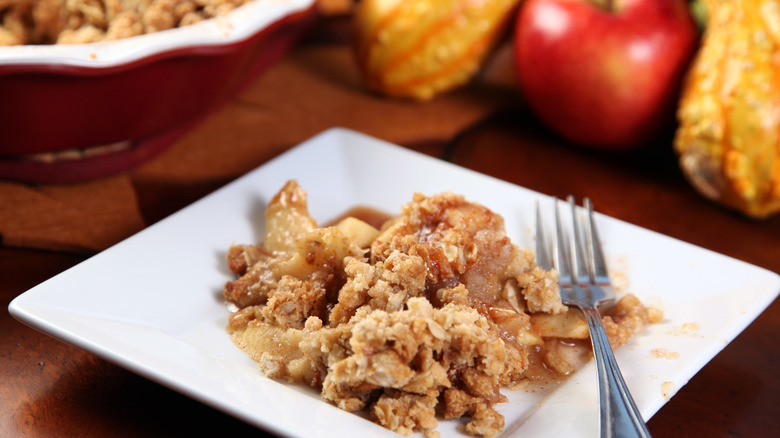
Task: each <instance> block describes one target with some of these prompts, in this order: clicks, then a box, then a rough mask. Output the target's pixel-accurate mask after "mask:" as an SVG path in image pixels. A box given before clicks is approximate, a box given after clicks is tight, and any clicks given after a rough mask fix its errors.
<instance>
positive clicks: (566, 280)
mask: <svg viewBox="0 0 780 438" xmlns="http://www.w3.org/2000/svg"><path fill="white" fill-rule="evenodd" d="M567 201H568V204H569V207H570V208H571V216H572V223H571V227H565V226H564V224H563V222H562V220H561V215H560V213H559V212H558V210H559V208H558V203H559V200H558V199H557V198H555V199H554V205H555V208H554V210H555V229H556V232H555V235H553V236H552V242H550V243H548V241H549V240H548V238H549V236H548V232H547V231H546V230H545V227H544V223H543V220H542V215H541V211H540V208H539V203H538V202H537V204H536V227H537V228H536V258H537V264H538V265H539V266H541V267H542V268H545V269H551V268H555V269H556V270H557V271H558V284H559V286H560V289H561V298H562V300H563V303H564V304H566V305H567V306H573V307H576V308H578V309H580V310H581V311H582V313H583V314H584V315H585V320H586V321H587V323H588V330H589V332H590V340H591V344H592V345H593V354H594V356H595V358H596V368H597V370H598V379H599V404H600V408H601V409H600V412H601V421H600V428H601V429H600V430H601V436H602V437H649V436H650V432H649V431H648V430H647V427H646V426H645V423H644V421H643V420H642V416H641V415H640V413H639V411H638V410H637V407H636V404H634V400H633V398H631V394H630V393H629V392H628V387H627V386H626V382H625V381H624V380H623V376H622V374H621V373H620V369H619V368H618V365H617V362H616V361H615V356H614V354H613V353H612V348H611V347H610V345H609V340H608V339H607V334H606V332H605V331H604V326H603V325H602V324H601V314H600V313H599V306H600V305H603V304H607V303H610V302H613V301H614V300H615V292H614V290H613V289H612V286H611V285H610V282H609V276H608V275H607V267H606V263H605V262H604V255H603V254H602V251H601V242H600V241H599V237H598V231H597V230H596V225H595V223H594V221H593V206H592V205H591V203H590V199H588V198H585V200H584V203H583V206H584V208H585V209H586V210H587V214H586V215H585V216H586V220H585V222H586V223H585V224H583V223H582V220H581V218H580V214H578V213H580V212H579V211H578V208H577V206H576V204H575V203H574V197H573V196H569V197H568V198H567ZM568 228H570V229H571V230H573V231H572V232H568Z"/></svg>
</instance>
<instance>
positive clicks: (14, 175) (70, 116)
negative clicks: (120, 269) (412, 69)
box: [0, 0, 317, 183]
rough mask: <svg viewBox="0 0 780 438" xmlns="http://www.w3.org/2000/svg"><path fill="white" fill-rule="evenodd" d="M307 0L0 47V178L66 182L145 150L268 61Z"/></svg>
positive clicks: (300, 30) (155, 149) (307, 15)
mask: <svg viewBox="0 0 780 438" xmlns="http://www.w3.org/2000/svg"><path fill="white" fill-rule="evenodd" d="M315 3H316V1H315V0H256V1H254V2H251V3H248V4H246V5H244V6H242V7H240V8H237V9H236V10H234V11H232V12H230V13H229V14H227V15H226V16H224V17H218V18H213V19H210V20H205V21H203V22H201V23H197V24H194V25H191V26H185V27H181V28H177V29H171V30H166V31H161V32H156V33H151V34H147V35H141V36H136V37H131V38H126V39H123V40H116V41H110V42H101V43H91V44H77V45H47V46H9V47H0V178H2V179H8V180H15V181H23V182H45V183H52V182H73V181H81V180H85V179H92V178H98V177H103V176H107V175H111V174H114V173H117V172H121V171H123V170H127V169H129V168H131V167H133V166H136V165H138V164H140V163H142V162H144V161H145V160H148V159H149V158H151V157H153V156H154V155H156V154H157V153H159V152H160V151H161V150H163V149H164V148H165V147H166V146H168V145H169V144H170V143H171V142H172V140H173V139H175V138H176V137H177V136H178V135H179V134H181V133H182V132H183V131H184V130H186V128H187V127H188V126H191V125H192V124H193V123H194V122H195V121H196V120H198V119H199V118H201V117H202V116H203V115H204V114H205V113H207V112H208V111H209V110H210V109H213V108H214V107H215V106H217V105H218V104H220V103H222V102H224V101H225V100H226V99H228V98H229V97H231V96H233V95H235V93H236V92H238V91H239V90H240V89H241V88H242V87H243V86H244V85H246V84H247V83H248V82H249V81H251V80H252V79H254V78H256V76H257V75H258V74H259V73H260V72H262V70H263V69H265V68H266V67H268V66H269V65H270V64H271V63H273V62H274V61H275V60H277V59H278V58H279V57H280V56H281V55H282V54H283V53H284V52H285V51H287V50H288V49H289V48H290V47H291V46H292V45H293V44H294V43H295V42H296V41H297V40H298V39H299V38H300V37H301V36H302V35H303V34H304V33H305V31H306V30H307V29H308V28H309V27H310V25H311V24H312V23H313V22H314V20H315V19H316V16H317V12H316V5H315Z"/></svg>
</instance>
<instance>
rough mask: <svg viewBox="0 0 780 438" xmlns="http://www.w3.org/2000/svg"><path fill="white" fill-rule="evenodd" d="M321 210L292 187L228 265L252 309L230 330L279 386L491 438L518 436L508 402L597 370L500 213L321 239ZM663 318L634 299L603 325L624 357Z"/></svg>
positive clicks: (403, 428)
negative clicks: (507, 391) (459, 426)
mask: <svg viewBox="0 0 780 438" xmlns="http://www.w3.org/2000/svg"><path fill="white" fill-rule="evenodd" d="M306 198H307V195H306V192H305V191H304V190H303V189H302V188H301V187H299V186H298V184H297V183H296V182H295V181H289V182H288V183H287V184H286V185H285V186H284V187H283V188H282V189H281V191H280V192H279V193H278V194H277V195H276V196H275V197H274V199H273V200H272V201H271V202H270V203H269V205H268V206H267V209H266V212H265V215H266V234H265V240H264V242H262V243H261V244H259V245H251V244H250V245H233V246H232V247H231V248H230V249H229V251H228V255H227V259H228V263H229V266H230V269H231V270H232V271H233V272H235V273H236V274H237V279H235V280H234V281H229V282H228V283H227V284H226V286H225V289H224V296H225V298H226V299H227V300H228V301H229V302H230V303H232V304H234V305H235V306H237V307H238V310H237V311H235V312H234V313H233V314H232V315H231V316H230V318H229V322H228V327H227V331H228V333H229V334H230V336H231V338H232V339H233V341H234V342H235V344H236V345H237V346H238V347H240V348H241V349H242V350H243V351H245V352H246V353H247V354H248V355H249V356H250V357H251V358H252V359H253V360H255V361H257V363H258V364H259V366H260V368H261V370H262V372H263V373H264V374H265V375H266V376H268V377H271V378H279V379H286V380H287V381H289V382H295V383H301V384H306V385H311V386H313V387H315V388H318V389H320V390H321V395H322V397H323V398H325V399H326V400H328V401H330V402H332V403H334V404H335V405H337V406H338V407H340V408H342V409H345V410H347V411H358V410H362V409H367V410H368V414H369V416H370V418H371V419H372V420H374V421H376V422H377V423H379V424H381V425H383V426H384V427H387V428H389V429H391V430H394V431H396V432H399V433H401V434H405V435H408V434H411V433H413V432H424V433H426V434H428V435H436V432H435V429H436V427H437V416H438V417H440V418H444V419H453V418H461V417H464V419H465V420H466V421H465V422H464V426H463V429H464V431H465V432H466V433H468V434H470V435H475V436H487V437H490V436H494V435H495V434H497V433H498V432H500V431H501V430H502V429H503V427H504V418H503V417H502V415H500V414H499V413H498V412H497V411H496V410H495V409H494V406H495V405H496V404H497V403H500V402H502V401H504V400H505V397H504V395H502V393H501V388H512V387H517V386H519V385H521V384H524V383H527V382H529V381H532V382H533V381H536V382H539V381H546V382H554V381H556V379H561V378H563V377H564V376H566V375H568V374H570V373H571V372H573V371H574V370H575V369H576V368H577V367H578V365H579V364H580V363H581V362H582V361H583V360H585V359H587V358H588V357H589V351H590V345H589V343H588V342H589V341H588V329H587V326H586V324H585V322H584V319H583V318H582V317H581V315H580V314H579V313H578V312H575V311H568V308H567V307H566V306H564V305H563V304H562V303H561V298H560V294H559V290H558V286H557V274H556V272H555V271H547V270H544V269H542V268H540V267H539V266H537V265H536V264H535V262H534V254H533V252H532V251H530V250H528V249H521V248H519V247H518V246H516V245H515V244H513V243H512V242H511V241H510V239H509V238H508V237H507V235H506V232H505V229H504V222H503V219H502V217H500V216H499V215H497V214H495V213H494V212H492V211H490V210H489V209H488V208H486V207H484V206H482V205H479V204H476V203H473V202H469V201H467V200H466V199H465V198H464V197H463V196H461V195H457V194H453V193H443V194H438V195H434V196H425V195H422V194H415V195H414V198H413V199H412V201H411V202H409V203H408V204H407V205H405V206H403V207H402V210H401V214H400V215H399V216H397V217H390V218H388V219H387V220H386V221H384V223H381V224H380V223H379V221H374V222H376V223H374V224H370V223H369V222H371V220H369V219H366V220H361V219H360V218H356V217H353V216H352V215H347V217H346V218H344V219H343V220H340V221H338V222H337V223H336V224H335V225H333V226H322V227H320V226H318V225H317V223H316V222H315V220H314V219H312V218H311V216H310V215H309V213H308V208H307V199H306ZM374 219H376V217H374ZM661 318H662V315H661V313H660V312H659V311H658V310H655V309H651V308H648V307H646V306H644V305H642V303H640V302H639V300H638V299H637V298H636V297H634V296H632V295H626V296H624V297H623V298H622V299H621V300H620V301H619V302H618V303H617V304H616V305H615V306H614V307H613V308H612V309H611V310H610V311H609V312H608V313H607V314H606V315H605V316H604V317H603V319H604V323H605V326H606V329H607V333H608V335H609V338H610V342H611V343H612V346H613V348H617V347H618V346H620V345H623V344H625V343H626V342H627V340H628V339H629V338H630V337H631V336H633V335H635V334H637V333H639V332H640V331H642V330H643V328H644V327H645V326H646V325H647V324H650V323H652V322H655V321H659V320H660V319H661Z"/></svg>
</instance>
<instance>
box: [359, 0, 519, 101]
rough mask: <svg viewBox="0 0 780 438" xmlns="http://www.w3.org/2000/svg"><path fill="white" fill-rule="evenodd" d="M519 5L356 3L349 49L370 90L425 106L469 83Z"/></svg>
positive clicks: (423, 0)
mask: <svg viewBox="0 0 780 438" xmlns="http://www.w3.org/2000/svg"><path fill="white" fill-rule="evenodd" d="M519 3H520V0H361V1H360V2H359V3H358V4H357V7H356V10H355V26H354V27H355V38H354V46H355V52H356V59H357V63H358V66H359V67H360V69H361V72H362V73H363V78H364V79H365V82H366V84H367V86H368V87H369V88H371V89H372V90H374V91H377V92H379V93H381V94H384V95H389V96H394V97H405V98H413V99H417V100H428V99H430V98H432V97H434V96H435V95H437V94H440V93H442V92H445V91H447V90H450V89H453V88H455V87H457V86H459V85H462V84H464V83H466V82H467V81H469V80H470V79H471V78H472V77H473V76H474V74H475V73H476V72H477V71H478V70H479V68H480V67H481V65H482V63H483V61H484V60H485V58H486V56H487V54H488V53H489V52H490V50H491V49H492V48H493V46H494V45H495V43H496V42H497V40H498V39H499V38H500V37H501V36H502V34H503V32H504V30H505V29H506V27H507V26H508V25H509V24H510V23H511V21H512V19H513V18H514V12H515V9H516V6H517V5H518V4H519Z"/></svg>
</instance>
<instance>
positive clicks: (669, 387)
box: [661, 382, 674, 400]
mask: <svg viewBox="0 0 780 438" xmlns="http://www.w3.org/2000/svg"><path fill="white" fill-rule="evenodd" d="M661 394H662V395H663V397H664V399H666V400H669V399H670V398H672V396H673V395H674V383H672V382H664V383H662V384H661Z"/></svg>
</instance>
